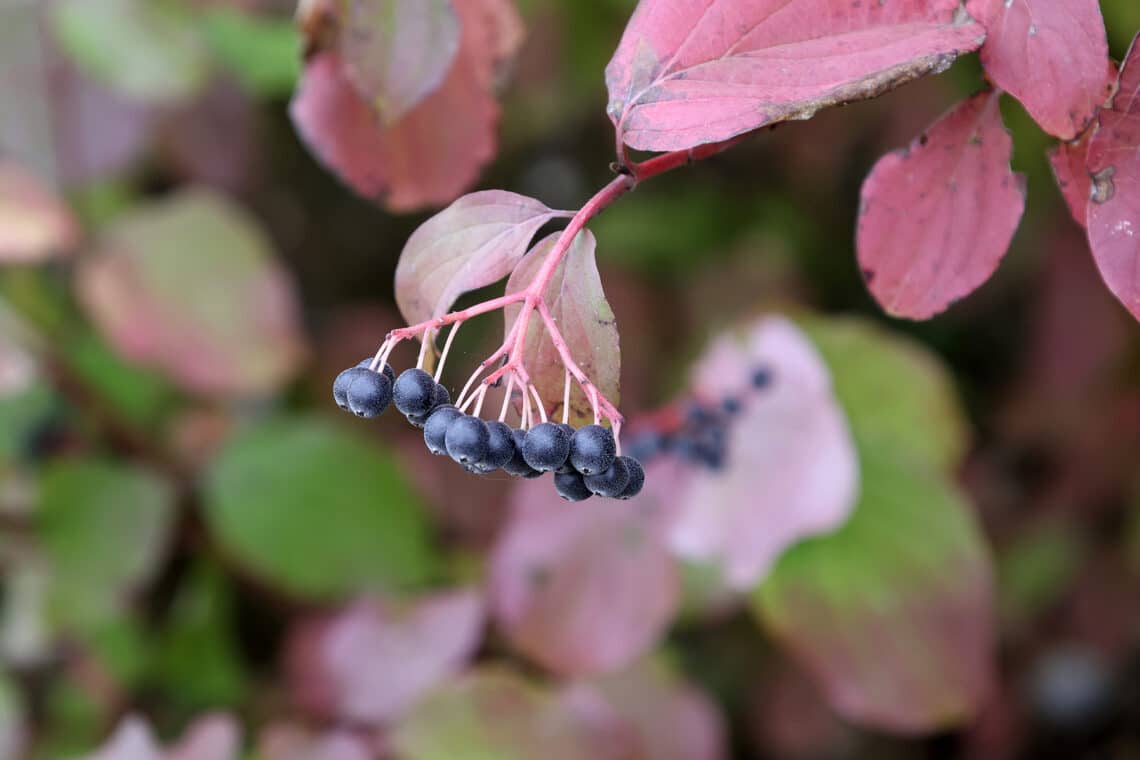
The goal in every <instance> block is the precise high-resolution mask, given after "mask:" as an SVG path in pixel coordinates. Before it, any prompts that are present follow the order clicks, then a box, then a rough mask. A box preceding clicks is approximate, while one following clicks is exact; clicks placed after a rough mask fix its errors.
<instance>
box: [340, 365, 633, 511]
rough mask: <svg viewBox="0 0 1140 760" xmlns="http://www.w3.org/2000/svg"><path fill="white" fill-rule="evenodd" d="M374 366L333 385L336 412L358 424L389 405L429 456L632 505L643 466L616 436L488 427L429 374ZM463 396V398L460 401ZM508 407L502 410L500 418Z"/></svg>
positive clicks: (588, 429) (561, 428) (555, 426)
mask: <svg viewBox="0 0 1140 760" xmlns="http://www.w3.org/2000/svg"><path fill="white" fill-rule="evenodd" d="M373 361H374V360H373V359H372V358H368V359H364V360H363V361H361V362H360V363H359V364H357V365H356V366H355V367H351V368H349V369H346V370H344V371H343V372H341V373H340V374H339V375H337V378H336V380H335V381H334V382H333V398H334V399H335V400H336V403H337V406H339V407H340V408H341V409H344V410H346V411H350V412H352V413H353V414H355V415H356V416H358V417H365V418H372V417H378V416H380V415H381V414H383V413H384V411H385V410H386V409H387V408H388V406H389V405H391V404H393V403H394V404H395V405H396V408H397V409H398V410H399V411H400V412H401V413H402V414H403V415H404V416H405V417H406V418H407V419H408V422H410V423H411V424H412V425H414V426H415V427H418V428H422V429H423V431H424V443H425V444H426V445H427V448H428V451H430V452H431V453H432V454H436V455H438V456H443V455H447V456H449V457H451V458H452V459H453V460H455V462H456V463H458V464H459V465H460V466H461V467H463V469H465V470H467V471H468V472H471V473H475V474H477V475H486V474H488V473H491V472H495V471H496V470H502V471H503V472H505V473H507V474H508V475H512V476H514V477H520V478H536V477H539V476H540V475H542V474H543V473H544V472H553V473H554V487H555V489H556V490H557V491H558V495H559V496H561V497H562V498H563V499H566V500H567V501H583V500H584V499H588V498H590V497H591V496H603V497H608V498H614V499H631V498H633V497H634V496H636V495H637V494H638V493H639V492H640V491H641V488H642V486H643V485H644V484H645V471H644V470H643V469H642V466H641V463H640V462H639V461H638V460H637V459H635V458H633V457H629V456H621V455H620V454H619V453H618V446H617V441H616V440H615V439H614V435H613V432H612V431H611V430H610V429H609V428H606V427H602V426H601V425H596V424H595V425H586V426H584V427H582V428H579V429H577V430H575V429H574V428H573V427H571V426H570V425H568V424H565V423H556V422H547V421H543V422H540V423H538V424H536V425H533V426H531V427H530V428H529V429H527V430H522V429H520V428H511V427H510V426H509V425H507V424H506V423H505V422H503V421H502V420H501V419H500V420H492V421H485V420H483V419H481V418H480V417H479V416H478V407H476V413H475V414H474V415H470V414H465V413H464V412H463V411H461V410H460V409H459V408H457V407H456V406H455V405H454V404H452V403H451V394H450V393H448V391H447V389H446V388H445V387H444V386H443V385H442V384H440V383H438V382H436V380H435V379H434V378H433V377H432V376H431V375H430V374H428V373H427V372H425V371H424V370H422V369H418V368H414V369H408V370H405V371H404V372H403V373H401V374H400V376H399V378H396V377H395V373H394V372H393V371H392V368H391V366H389V365H388V364H387V363H384V364H383V365H382V367H383V368H382V369H379V370H377V369H375V368H373V366H372V364H373ZM461 395H462V394H461ZM505 410H506V407H505V406H504V412H505Z"/></svg>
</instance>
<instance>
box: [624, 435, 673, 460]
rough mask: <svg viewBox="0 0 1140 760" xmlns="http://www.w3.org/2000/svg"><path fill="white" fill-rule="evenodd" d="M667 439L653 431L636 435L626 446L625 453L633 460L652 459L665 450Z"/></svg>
mask: <svg viewBox="0 0 1140 760" xmlns="http://www.w3.org/2000/svg"><path fill="white" fill-rule="evenodd" d="M666 441H667V439H666V438H665V437H664V436H662V435H661V434H660V433H657V432H655V431H653V430H646V431H645V432H642V433H638V434H637V435H636V436H634V437H633V439H632V440H631V441H630V442H629V443H628V444H626V447H625V449H626V451H627V452H628V453H629V455H630V456H631V457H633V458H634V459H640V460H642V461H645V460H648V459H652V458H653V457H655V456H657V455H658V454H659V453H661V452H662V451H664V450H665V447H666Z"/></svg>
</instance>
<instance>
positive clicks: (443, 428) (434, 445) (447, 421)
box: [424, 404, 463, 456]
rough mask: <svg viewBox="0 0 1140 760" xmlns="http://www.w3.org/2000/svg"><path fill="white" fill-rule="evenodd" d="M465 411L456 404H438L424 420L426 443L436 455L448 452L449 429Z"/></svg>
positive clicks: (429, 449)
mask: <svg viewBox="0 0 1140 760" xmlns="http://www.w3.org/2000/svg"><path fill="white" fill-rule="evenodd" d="M462 414H463V413H462V412H460V411H459V410H458V409H456V408H455V407H454V406H452V405H450V404H448V405H446V406H437V407H436V408H435V409H433V410H432V412H431V414H430V415H428V418H427V420H426V421H425V422H424V444H425V445H426V446H427V447H428V451H430V452H431V453H433V454H435V455H436V456H443V455H444V454H446V453H447V429H448V428H449V427H450V426H451V423H452V422H454V421H455V419H456V418H457V417H459V416H461V415H462Z"/></svg>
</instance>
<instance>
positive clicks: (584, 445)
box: [570, 425, 621, 490]
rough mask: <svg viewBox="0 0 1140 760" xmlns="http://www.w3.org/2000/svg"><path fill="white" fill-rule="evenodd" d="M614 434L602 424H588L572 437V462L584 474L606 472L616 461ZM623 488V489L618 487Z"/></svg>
mask: <svg viewBox="0 0 1140 760" xmlns="http://www.w3.org/2000/svg"><path fill="white" fill-rule="evenodd" d="M615 456H617V445H616V444H615V443H614V434H613V431H611V430H610V429H609V428H604V427H602V426H601V425H586V426H585V427H583V428H579V429H578V430H576V431H574V435H573V436H571V438H570V464H571V465H572V466H573V467H574V469H575V470H577V471H578V472H580V473H582V474H583V475H595V474H597V473H600V472H605V471H606V470H607V469H609V467H610V465H612V464H613V463H614V457H615ZM618 490H621V489H618Z"/></svg>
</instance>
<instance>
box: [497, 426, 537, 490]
mask: <svg viewBox="0 0 1140 760" xmlns="http://www.w3.org/2000/svg"><path fill="white" fill-rule="evenodd" d="M511 439H512V440H513V441H514V453H513V454H512V455H511V458H510V461H508V462H507V463H506V464H504V465H503V472H505V473H507V474H508V475H514V476H515V477H516V478H537V477H538V476H539V475H541V474H542V472H541V471H539V470H536V469H534V468H533V467H531V466H530V465H529V464H527V463H526V460H525V459H524V458H523V443H524V442H525V440H526V432H525V431H523V430H519V429H518V428H515V429H514V430H512V431H511Z"/></svg>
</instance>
